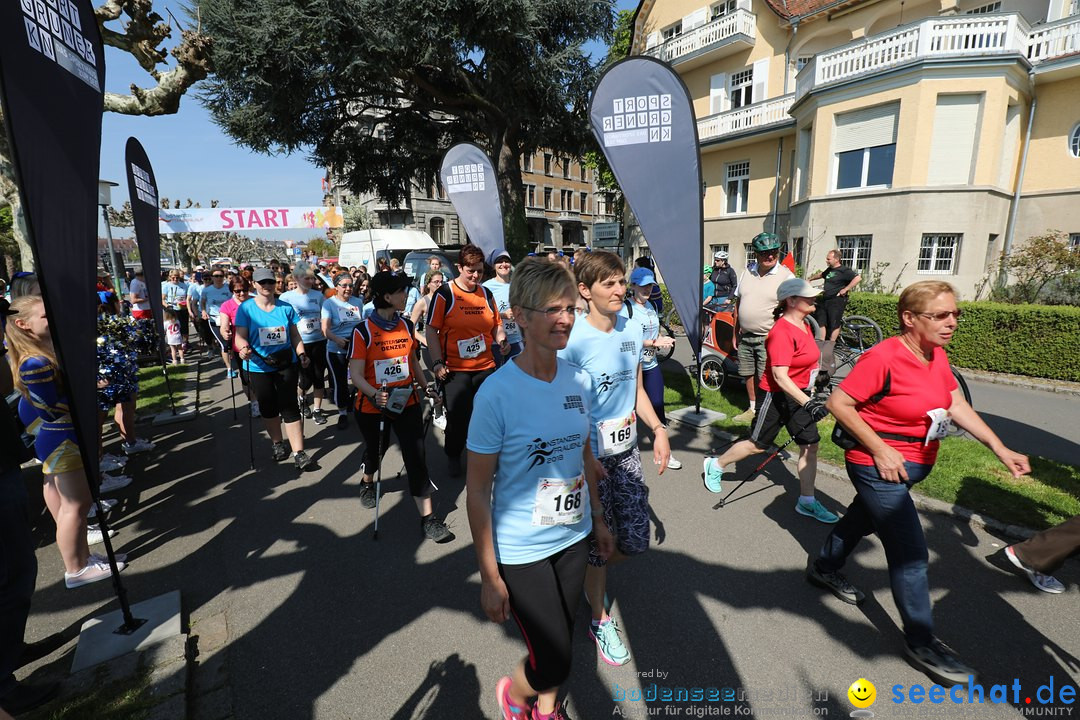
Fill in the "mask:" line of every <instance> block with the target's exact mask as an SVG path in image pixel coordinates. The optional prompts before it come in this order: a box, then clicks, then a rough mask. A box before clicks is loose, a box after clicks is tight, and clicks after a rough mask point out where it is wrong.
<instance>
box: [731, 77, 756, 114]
mask: <svg viewBox="0 0 1080 720" xmlns="http://www.w3.org/2000/svg"><path fill="white" fill-rule="evenodd" d="M753 96H754V68H746V69H745V70H740V71H739V72H737V73H734V74H732V76H731V91H730V93H729V97H730V98H731V109H732V110H734V109H735V108H740V107H742V106H743V105H749V104H750V103H752V102H753V101H754V97H753Z"/></svg>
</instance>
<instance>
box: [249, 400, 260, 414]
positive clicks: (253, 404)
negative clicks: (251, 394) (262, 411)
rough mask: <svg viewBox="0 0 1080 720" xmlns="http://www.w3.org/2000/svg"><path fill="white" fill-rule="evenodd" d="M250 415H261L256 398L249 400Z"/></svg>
mask: <svg viewBox="0 0 1080 720" xmlns="http://www.w3.org/2000/svg"><path fill="white" fill-rule="evenodd" d="M251 417H253V418H257V417H262V416H261V415H259V401H258V400H252V401H251Z"/></svg>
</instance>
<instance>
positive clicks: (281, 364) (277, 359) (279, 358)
mask: <svg viewBox="0 0 1080 720" xmlns="http://www.w3.org/2000/svg"><path fill="white" fill-rule="evenodd" d="M259 357H261V358H262V359H263V361H264V362H265V363H266V364H267V365H269V366H270V367H272V368H274V369H275V370H281V369H282V368H287V367H289V366H290V365H292V364H293V350H292V348H291V347H286V348H282V349H281V350H278V351H277V352H272V353H270V354H269V355H263V354H262V353H259Z"/></svg>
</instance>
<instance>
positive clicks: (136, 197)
mask: <svg viewBox="0 0 1080 720" xmlns="http://www.w3.org/2000/svg"><path fill="white" fill-rule="evenodd" d="M124 160H125V163H126V165H127V181H128V193H129V194H130V195H131V217H132V219H133V221H134V224H135V240H136V242H138V244H139V257H140V258H141V259H142V268H143V276H144V278H145V280H146V292H147V293H149V294H150V309H151V310H152V311H153V313H154V329H155V332H156V333H157V337H158V338H159V339H160V338H164V334H163V332H162V321H163V318H162V312H163V309H162V307H161V235H159V234H158V192H157V180H156V179H154V169H153V168H152V167H150V158H148V157H147V156H146V151H145V150H143V146H142V143H140V142H139V141H138V140H136V139H135V138H133V137H129V138H128V141H127V147H126V149H125V151H124ZM162 341H163V340H162ZM159 345H160V343H159ZM162 350H163V351H164V348H162ZM162 357H164V354H162Z"/></svg>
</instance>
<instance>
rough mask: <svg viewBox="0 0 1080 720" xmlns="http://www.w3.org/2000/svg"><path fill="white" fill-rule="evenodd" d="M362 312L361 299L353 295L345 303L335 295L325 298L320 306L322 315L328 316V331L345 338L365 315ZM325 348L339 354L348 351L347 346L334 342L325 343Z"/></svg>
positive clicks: (347, 338) (363, 310)
mask: <svg viewBox="0 0 1080 720" xmlns="http://www.w3.org/2000/svg"><path fill="white" fill-rule="evenodd" d="M372 308H374V305H372ZM364 313H365V308H364V303H363V301H362V300H360V299H359V298H355V297H350V298H349V302H347V303H345V302H342V300H341V298H339V297H338V296H336V295H335V296H334V297H332V298H327V299H326V300H325V301H324V302H323V306H322V316H323V317H324V318H330V332H331V333H333V334H334V335H337V336H338V337H339V338H345V339H346V340H349V339H351V338H352V331H353V328H355V327H356V326H357V325H359V324H360V322H361V321H362V320H363V319H364V318H365V317H367V315H365V314H364ZM369 314H370V313H369ZM326 349H327V350H329V351H330V352H332V353H337V354H339V355H344V354H345V353H346V352H347V351H348V348H343V347H341V346H340V345H338V344H337V343H336V342H328V343H326Z"/></svg>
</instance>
